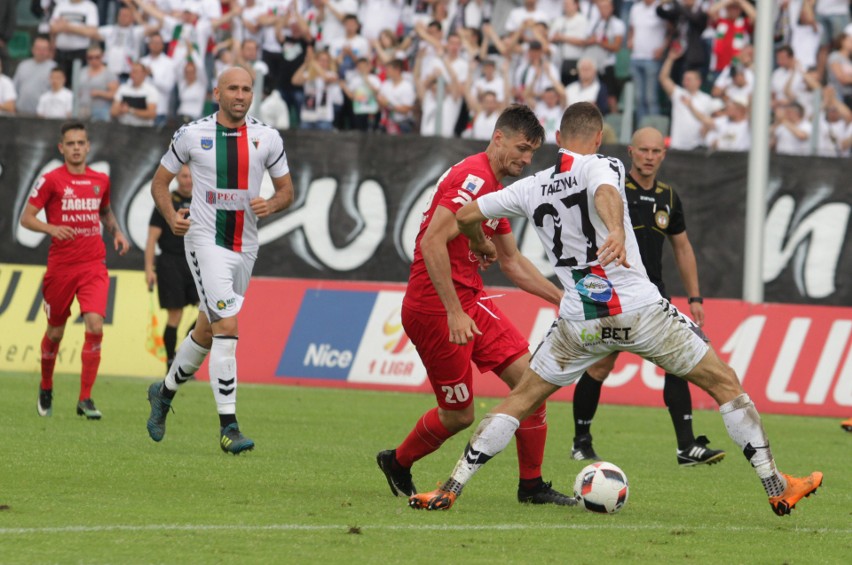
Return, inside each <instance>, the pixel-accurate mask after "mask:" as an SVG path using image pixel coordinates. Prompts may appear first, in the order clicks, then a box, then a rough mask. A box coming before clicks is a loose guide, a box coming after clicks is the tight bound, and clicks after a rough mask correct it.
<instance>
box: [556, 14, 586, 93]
mask: <svg viewBox="0 0 852 565" xmlns="http://www.w3.org/2000/svg"><path fill="white" fill-rule="evenodd" d="M589 27H590V26H589V20H587V19H586V16H584V15H583V14H582V13H581V12H580V8H579V6H578V5H577V0H565V4H564V14H563V15H562V16H561V17H559V18H558V19H557V20H556V22H555V23H554V24H553V27H551V29H550V42H551V43H554V44H556V45H558V46H559V55H560V58H561V59H562V64H561V66H560V73H559V76H560V79H561V80H562V84H563V85H566V86H567V85H569V84H571V83H572V82H574V81H575V80H577V61H579V60H580V57H582V56H583V52H584V51H585V49H586V45H587V44H588V41H587V38H588V36H589V31H590V30H589Z"/></svg>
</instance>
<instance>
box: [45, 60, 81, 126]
mask: <svg viewBox="0 0 852 565" xmlns="http://www.w3.org/2000/svg"><path fill="white" fill-rule="evenodd" d="M73 110H74V95H73V94H72V93H71V91H70V90H68V89H67V88H65V73H64V72H62V69H53V70H52V71H50V90H48V91H47V92H45V93H44V94H42V95H41V96H40V97H39V99H38V108H37V109H36V115H38V117H40V118H52V119H56V120H67V119H68V118H70V117H71V112H72V111H73Z"/></svg>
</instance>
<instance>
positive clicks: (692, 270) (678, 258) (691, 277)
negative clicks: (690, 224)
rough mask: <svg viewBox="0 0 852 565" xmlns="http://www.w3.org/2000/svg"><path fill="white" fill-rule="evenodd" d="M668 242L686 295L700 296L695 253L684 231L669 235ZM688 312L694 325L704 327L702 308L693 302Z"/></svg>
mask: <svg viewBox="0 0 852 565" xmlns="http://www.w3.org/2000/svg"><path fill="white" fill-rule="evenodd" d="M669 242H670V243H671V244H672V251H674V260H675V264H676V265H677V270H678V271H679V272H680V280H681V281H682V282H683V288H684V290H686V295H687V296H701V291H700V289H699V285H698V262H697V261H696V260H695V251H694V250H693V249H692V244H691V243H690V242H689V237H688V236H687V235H686V232H685V231H682V232H680V233H677V234H672V235H670V236H669ZM689 312H690V313H691V314H692V319H693V320H695V323H696V324H698V325H699V326H703V325H704V306H702V305H701V304H700V303H698V302H693V303H691V304H690V305H689Z"/></svg>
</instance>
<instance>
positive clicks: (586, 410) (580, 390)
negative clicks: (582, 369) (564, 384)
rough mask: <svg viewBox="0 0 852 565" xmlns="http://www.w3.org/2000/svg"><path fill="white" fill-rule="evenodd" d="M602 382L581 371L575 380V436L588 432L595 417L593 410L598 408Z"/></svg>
mask: <svg viewBox="0 0 852 565" xmlns="http://www.w3.org/2000/svg"><path fill="white" fill-rule="evenodd" d="M602 384H603V383H602V382H600V381H596V380H595V379H593V378H592V377H590V376H589V373H583V376H582V377H580V380H578V381H577V386H575V387H574V436H575V437H577V436H582V435H586V434H588V433H590V431H591V429H592V419H594V417H595V412H597V410H598V402H599V401H600V399H601V385H602Z"/></svg>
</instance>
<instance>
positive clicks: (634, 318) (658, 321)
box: [530, 299, 710, 386]
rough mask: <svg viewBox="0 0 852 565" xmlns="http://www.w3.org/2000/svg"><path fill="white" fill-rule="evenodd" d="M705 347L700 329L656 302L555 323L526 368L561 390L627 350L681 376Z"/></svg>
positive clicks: (696, 361)
mask: <svg viewBox="0 0 852 565" xmlns="http://www.w3.org/2000/svg"><path fill="white" fill-rule="evenodd" d="M709 347H710V346H709V345H708V344H707V338H706V337H705V336H704V333H703V332H702V331H701V329H700V328H699V327H698V326H697V325H695V323H694V322H693V321H692V320H690V319H689V318H687V317H686V316H684V315H683V314H681V313H680V311H678V309H677V308H675V307H674V306H673V305H672V304H670V303H669V301H668V300H665V299H661V300H660V301H659V302H657V303H655V304H649V305H648V306H643V307H642V308H639V309H638V310H633V311H631V312H626V313H623V314H617V315H615V316H609V317H606V318H598V319H595V320H583V321H576V320H564V319H562V318H560V319H558V320H556V322H554V323H553V325H552V326H551V327H550V330H548V332H547V335H545V336H544V340H543V341H542V342H541V344H540V345H539V346H538V349H536V351H535V353H533V357H532V360H531V361H530V368H531V369H532V370H533V371H535V372H536V373H538V374H539V375H540V376H541V378H543V379H544V380H546V381H547V382H549V383H552V384H555V385H558V386H567V385H569V384H571V383H573V382H574V381H576V380H577V379H579V378H580V377H581V376H582V375H583V371H585V370H586V369H588V368H589V367H591V366H592V365H593V364H595V362H597V361H599V360H600V359H603V358H604V357H606V356H607V355H609V354H610V353H612V352H613V351H629V352H631V353H635V354H637V355H639V356H640V357H643V358H645V359H647V360H648V361H650V362H651V363H654V364H655V365H657V366H658V367H661V368H663V369H664V370H665V371H666V372H668V373H671V374H673V375H678V376H683V375H686V374H687V373H689V372H690V371H691V370H692V369H694V368H695V366H696V365H698V362H699V361H701V359H702V358H703V357H704V355H705V354H706V353H707V350H708V349H709Z"/></svg>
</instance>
